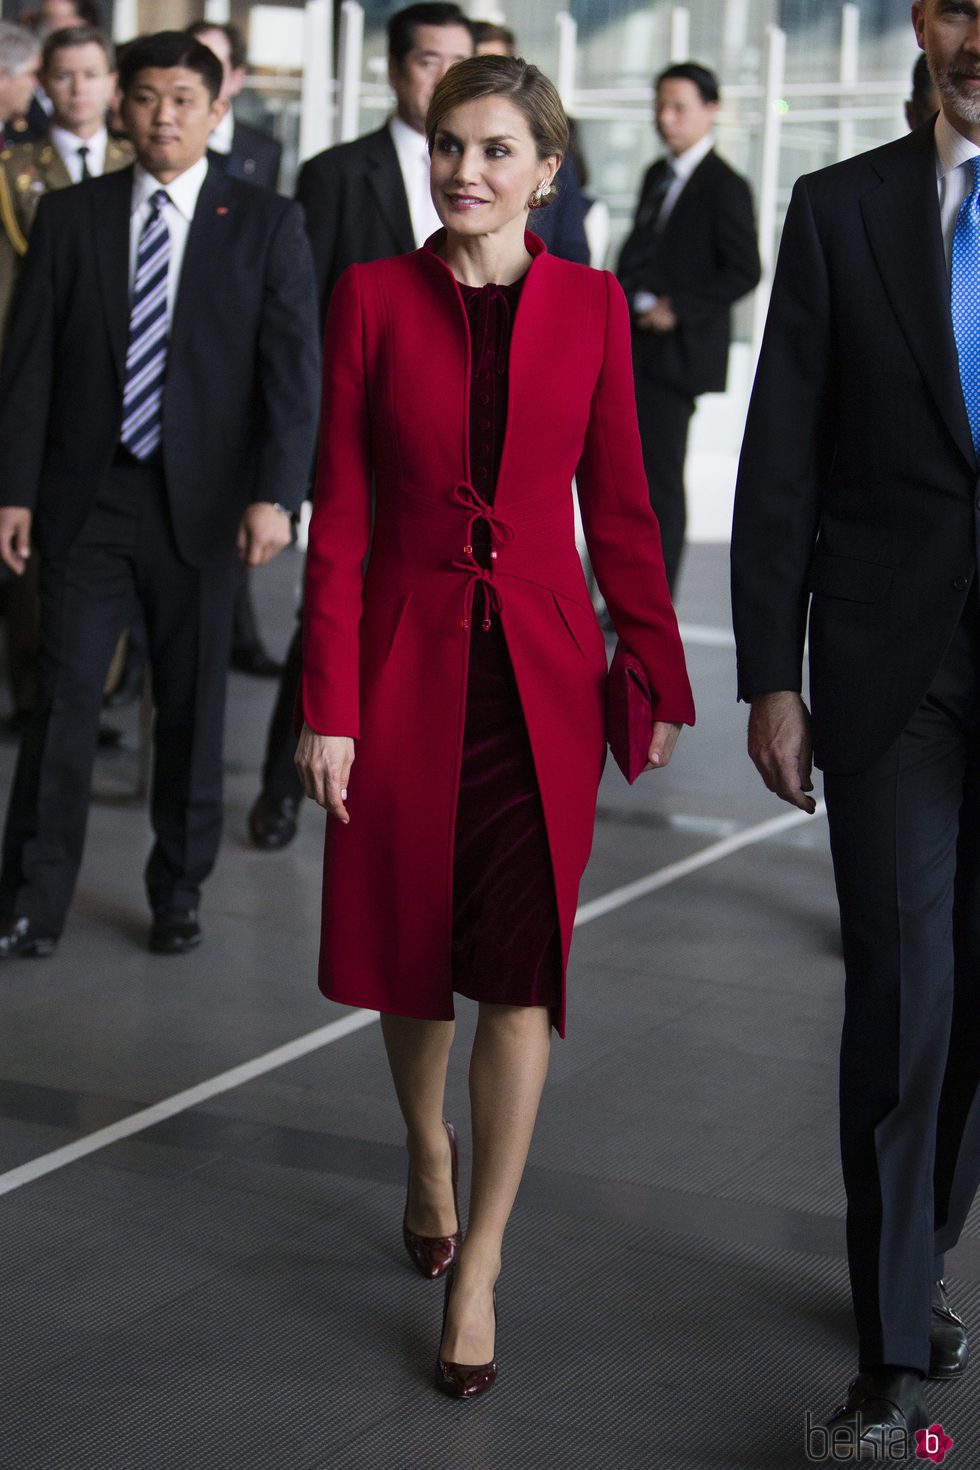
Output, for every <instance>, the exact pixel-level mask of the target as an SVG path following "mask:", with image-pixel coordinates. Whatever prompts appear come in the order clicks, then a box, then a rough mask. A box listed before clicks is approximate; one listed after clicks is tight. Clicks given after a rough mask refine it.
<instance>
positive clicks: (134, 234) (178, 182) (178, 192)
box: [129, 158, 208, 321]
mask: <svg viewBox="0 0 980 1470" xmlns="http://www.w3.org/2000/svg"><path fill="white" fill-rule="evenodd" d="M207 172H208V161H207V158H199V159H198V161H197V163H193V164H191V166H190V168H188V169H185V170H184V172H183V173H182V174H178V175H177V177H176V178H175V179H173V180H171V182H170V183H169V184H161V183H160V180H159V179H157V178H154V176H153V175H152V174H148V173H147V172H146V169H145V168H142V167H141V166H140V164H137V165H136V169H135V174H134V178H133V203H132V212H131V214H130V217H129V289H130V293H132V289H133V281H134V279H135V276H136V256H137V253H138V251H139V241H140V234H141V232H142V229H143V226H144V225H145V224H146V221H147V220H148V219H149V217H150V213H151V209H150V195H151V194H154V193H155V192H156V190H157V189H165V190H166V193H167V195H168V197H169V199H170V203H169V204H165V205H164V206H163V210H162V214H163V218H164V220H165V221H166V225H167V229H168V230H169V231H170V271H169V274H168V276H167V317H168V320H170V321H172V320H173V314H174V302H175V301H176V299H177V286H178V285H179V283H180V268H181V266H182V265H183V263H184V249H185V247H186V245H187V232H188V230H189V229H190V227H191V220H192V219H193V218H194V210H195V209H196V208H197V199H198V195H199V194H200V192H201V186H202V185H203V183H204V180H205V178H206V176H207Z"/></svg>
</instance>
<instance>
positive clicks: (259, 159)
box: [208, 117, 282, 189]
mask: <svg viewBox="0 0 980 1470" xmlns="http://www.w3.org/2000/svg"><path fill="white" fill-rule="evenodd" d="M208 158H209V159H210V161H211V163H212V164H214V165H215V166H216V167H217V168H220V169H221V170H222V172H223V173H226V174H227V175H228V177H229V178H232V179H246V180H247V181H248V183H250V184H261V185H262V186H263V188H265V189H275V188H276V186H277V184H278V183H279V166H280V164H281V163H282V144H281V143H277V142H276V140H275V138H270V137H269V135H268V133H262V132H260V131H259V129H258V128H251V127H249V125H248V123H242V122H239V121H238V119H237V117H236V118H235V127H234V131H233V132H232V135H231V152H230V153H216V152H215V151H214V149H212V148H209V149H208Z"/></svg>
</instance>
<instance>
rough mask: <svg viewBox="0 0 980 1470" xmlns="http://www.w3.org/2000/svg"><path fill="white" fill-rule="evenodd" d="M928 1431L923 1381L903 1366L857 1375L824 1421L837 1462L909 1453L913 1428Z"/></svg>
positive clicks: (890, 1457) (912, 1446)
mask: <svg viewBox="0 0 980 1470" xmlns="http://www.w3.org/2000/svg"><path fill="white" fill-rule="evenodd" d="M928 1427H929V1416H928V1410H927V1409H926V1402H925V1397H924V1394H923V1391H922V1378H921V1376H920V1375H919V1374H918V1373H913V1372H911V1371H910V1370H909V1369H906V1368H887V1367H885V1368H876V1369H875V1370H874V1371H873V1372H871V1373H859V1374H858V1376H857V1378H855V1379H854V1381H853V1382H852V1383H851V1386H850V1388H849V1389H848V1394H847V1403H846V1404H845V1405H844V1406H843V1408H841V1409H838V1411H837V1413H836V1414H834V1416H833V1418H831V1419H829V1420H828V1421H827V1429H828V1430H829V1432H830V1435H831V1439H832V1443H833V1446H834V1456H835V1458H836V1459H844V1458H849V1459H854V1460H877V1461H879V1462H887V1461H888V1460H889V1459H892V1460H897V1459H899V1458H900V1457H901V1453H905V1454H910V1453H911V1452H912V1450H913V1449H914V1448H915V1432H916V1430H917V1429H928ZM900 1452H901V1453H900Z"/></svg>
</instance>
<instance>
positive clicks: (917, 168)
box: [861, 119, 977, 469]
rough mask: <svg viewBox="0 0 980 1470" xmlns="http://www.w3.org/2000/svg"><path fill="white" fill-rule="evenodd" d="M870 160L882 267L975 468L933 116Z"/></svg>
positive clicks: (871, 233)
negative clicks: (954, 321) (944, 232)
mask: <svg viewBox="0 0 980 1470" xmlns="http://www.w3.org/2000/svg"><path fill="white" fill-rule="evenodd" d="M868 161H869V163H870V165H871V167H872V169H873V170H874V172H875V173H876V174H877V176H878V181H877V183H875V184H873V185H872V187H871V188H870V189H869V190H868V191H867V192H866V193H865V194H864V195H862V198H861V215H862V218H863V220H864V227H865V230H866V231H867V235H868V240H869V242H870V244H871V249H872V252H873V254H874V257H875V261H876V263H877V266H878V271H879V273H880V275H881V278H882V281H883V283H884V286H885V290H886V292H887V293H888V299H889V301H890V303H891V307H892V310H893V312H894V313H895V316H896V317H897V318H898V322H899V325H900V326H901V329H902V332H903V334H904V336H905V339H906V341H907V342H908V345H909V350H910V351H911V353H912V355H913V357H914V358H915V359H916V361H917V363H918V364H919V368H920V370H921V372H922V375H923V378H924V379H925V381H926V383H927V385H928V387H929V391H930V393H931V394H932V395H933V397H934V398H935V401H936V405H937V407H938V409H939V412H940V413H941V414H942V416H943V419H944V420H945V422H946V425H947V427H948V429H949V431H950V433H951V435H952V436H953V439H954V440H955V441H956V443H957V445H958V446H959V448H960V449H961V451H962V452H963V454H964V456H965V458H966V459H967V461H968V463H969V464H970V465H971V467H972V468H974V469H975V468H976V463H977V456H976V451H975V449H974V447H973V436H972V434H971V432H970V423H969V419H968V418H967V413H966V405H965V403H964V401H963V388H962V385H961V383H960V374H959V364H958V359H957V355H956V341H955V338H954V336H953V326H952V320H951V317H950V305H949V276H948V273H947V269H946V250H945V246H944V243H943V238H942V228H941V225H940V216H939V191H938V185H937V178H936V148H935V138H934V119H933V120H930V121H929V122H928V123H925V124H924V125H923V126H922V127H920V128H916V130H915V132H913V133H910V134H908V136H907V137H904V138H901V139H899V141H898V142H897V143H891V144H888V145H886V147H884V148H880V149H877V150H876V151H875V152H874V153H872V154H870V155H869V160H868Z"/></svg>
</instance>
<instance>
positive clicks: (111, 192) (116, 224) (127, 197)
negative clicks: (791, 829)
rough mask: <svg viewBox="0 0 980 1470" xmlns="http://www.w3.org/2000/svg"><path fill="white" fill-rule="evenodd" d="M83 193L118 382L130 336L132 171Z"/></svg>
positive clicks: (107, 178) (121, 172)
mask: <svg viewBox="0 0 980 1470" xmlns="http://www.w3.org/2000/svg"><path fill="white" fill-rule="evenodd" d="M85 190H86V193H87V194H88V205H89V210H90V211H91V219H92V234H93V239H94V243H95V257H96V260H97V262H98V272H99V281H100V283H101V287H102V304H103V307H104V308H105V316H106V325H107V326H108V329H109V340H110V343H111V345H112V355H113V358H114V359H115V363H116V370H117V372H118V374H119V380H120V382H121V381H122V379H123V373H124V369H125V363H126V339H127V337H128V335H129V220H130V211H131V204H132V197H133V170H132V168H124V169H120V170H118V171H117V172H116V173H114V174H112V175H111V176H104V177H103V179H102V180H96V181H94V182H93V183H92V184H86V186H85Z"/></svg>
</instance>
